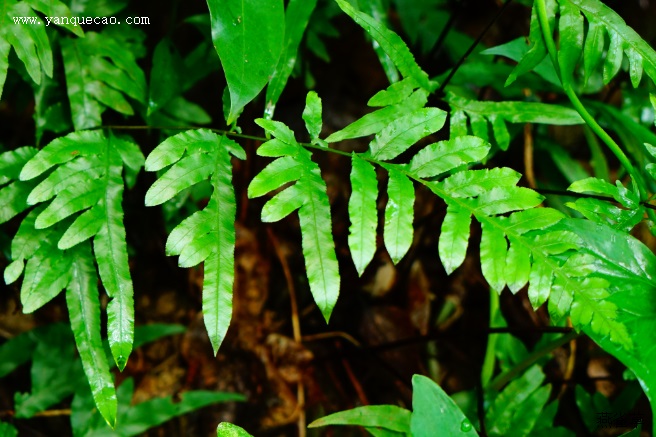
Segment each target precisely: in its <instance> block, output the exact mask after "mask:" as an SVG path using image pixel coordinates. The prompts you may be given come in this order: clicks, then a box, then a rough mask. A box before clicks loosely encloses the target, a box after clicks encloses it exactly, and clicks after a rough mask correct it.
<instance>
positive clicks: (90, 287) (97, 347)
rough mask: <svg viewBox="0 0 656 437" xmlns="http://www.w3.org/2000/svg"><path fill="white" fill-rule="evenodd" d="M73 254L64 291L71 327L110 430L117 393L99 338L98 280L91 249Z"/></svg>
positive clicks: (113, 419) (86, 248)
mask: <svg viewBox="0 0 656 437" xmlns="http://www.w3.org/2000/svg"><path fill="white" fill-rule="evenodd" d="M73 252H74V255H73V257H74V261H73V263H72V265H71V282H70V284H69V285H68V287H67V289H66V306H67V307H68V313H69V318H70V320H71V328H72V330H73V336H74V337H75V343H76V345H77V350H78V352H79V354H80V359H81V360H82V367H83V368H84V373H85V374H86V377H87V380H88V381H89V385H90V386H91V392H92V394H93V399H94V401H95V404H96V407H97V408H98V410H99V411H100V414H102V416H103V417H104V418H105V420H106V421H107V423H108V424H109V425H110V426H112V427H113V426H114V425H115V423H116V408H117V401H116V391H115V389H114V381H113V379H112V375H111V374H110V373H109V366H108V364H107V357H106V356H105V350H104V349H103V347H102V341H101V339H100V301H99V299H98V285H97V283H98V278H97V276H96V269H95V268H94V266H93V258H92V255H91V247H90V246H89V245H88V244H84V245H80V246H77V247H76V248H75V249H73ZM130 346H131V345H130Z"/></svg>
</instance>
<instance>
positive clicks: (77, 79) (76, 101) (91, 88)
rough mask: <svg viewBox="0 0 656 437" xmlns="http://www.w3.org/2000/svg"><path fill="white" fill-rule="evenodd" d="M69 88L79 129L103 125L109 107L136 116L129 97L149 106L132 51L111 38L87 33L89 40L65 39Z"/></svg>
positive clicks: (64, 47) (65, 59) (142, 77)
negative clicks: (103, 115)
mask: <svg viewBox="0 0 656 437" xmlns="http://www.w3.org/2000/svg"><path fill="white" fill-rule="evenodd" d="M61 46H62V58H63V60H64V70H65V72H66V87H67V90H68V98H69V101H70V104H71V113H72V114H73V125H74V126H75V129H76V130H81V129H87V128H91V127H96V126H100V124H101V122H102V120H101V115H102V113H103V111H104V110H105V108H106V107H108V108H112V109H114V110H115V111H117V112H120V113H121V114H125V115H132V114H134V110H133V108H132V105H131V104H130V102H129V101H128V100H127V99H126V97H129V98H131V99H133V100H135V101H136V102H138V103H141V104H144V105H145V104H146V98H147V97H146V79H145V75H144V73H143V71H142V70H141V68H140V67H139V65H137V63H136V60H135V59H134V58H133V57H132V54H131V53H130V52H129V51H126V50H124V48H123V47H122V46H121V43H120V42H119V41H117V40H116V39H114V38H113V37H111V36H110V35H109V34H108V32H103V33H102V34H99V33H95V32H88V33H87V34H86V38H76V39H62V41H61Z"/></svg>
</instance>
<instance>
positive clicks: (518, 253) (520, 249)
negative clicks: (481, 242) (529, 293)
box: [505, 210, 531, 294]
mask: <svg viewBox="0 0 656 437" xmlns="http://www.w3.org/2000/svg"><path fill="white" fill-rule="evenodd" d="M529 211H530V210H529ZM530 273H531V252H530V250H529V249H528V248H527V247H526V246H524V245H523V244H522V243H521V242H518V241H516V240H515V241H513V240H510V248H509V249H508V253H507V254H506V270H505V279H506V281H507V282H508V288H509V289H510V291H512V292H513V294H514V293H517V292H518V291H519V290H521V289H522V288H523V287H524V286H525V285H526V283H527V282H528V279H529V275H530Z"/></svg>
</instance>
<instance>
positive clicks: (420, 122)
mask: <svg viewBox="0 0 656 437" xmlns="http://www.w3.org/2000/svg"><path fill="white" fill-rule="evenodd" d="M446 115H447V114H446V112H444V111H442V110H441V109H438V108H421V109H417V110H416V111H413V112H411V113H409V114H407V115H405V116H402V117H400V118H397V119H395V120H394V121H392V122H391V123H390V124H388V125H387V126H385V127H384V128H383V129H382V130H381V131H380V132H379V133H378V134H377V135H376V138H374V140H373V141H372V142H371V144H370V145H369V149H370V150H371V156H372V157H373V158H374V159H378V160H384V161H386V160H389V159H394V158H396V157H397V156H399V155H400V154H401V153H403V152H405V151H406V150H407V149H408V148H409V147H410V146H412V145H413V144H414V143H416V142H417V141H419V140H420V139H422V138H424V137H427V136H428V135H430V134H433V133H435V132H437V131H438V130H440V129H441V128H442V126H444V121H445V120H446Z"/></svg>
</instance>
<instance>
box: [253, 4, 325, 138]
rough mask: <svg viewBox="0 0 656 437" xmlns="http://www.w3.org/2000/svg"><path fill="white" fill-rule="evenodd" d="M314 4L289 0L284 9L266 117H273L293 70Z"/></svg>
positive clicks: (270, 82) (267, 98)
mask: <svg viewBox="0 0 656 437" xmlns="http://www.w3.org/2000/svg"><path fill="white" fill-rule="evenodd" d="M316 5H317V0H290V2H289V3H288V4H287V9H286V10H285V32H284V33H285V40H284V42H283V47H282V53H281V54H280V59H278V64H277V65H276V67H275V70H274V71H273V75H272V76H271V79H270V80H269V86H268V87H267V91H266V108H265V110H264V112H265V116H266V118H268V119H271V118H273V113H274V111H275V107H276V104H277V103H278V99H279V98H280V95H281V94H282V91H283V90H284V89H285V85H287V80H288V79H289V76H291V74H292V71H293V70H294V65H295V64H296V59H297V57H298V48H299V46H300V44H301V40H302V39H303V34H304V33H305V29H306V28H307V26H308V22H309V21H310V16H311V15H312V12H313V11H314V8H315V7H316ZM316 136H317V137H318V136H319V135H318V134H317V135H316Z"/></svg>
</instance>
